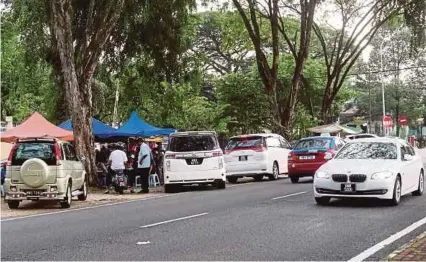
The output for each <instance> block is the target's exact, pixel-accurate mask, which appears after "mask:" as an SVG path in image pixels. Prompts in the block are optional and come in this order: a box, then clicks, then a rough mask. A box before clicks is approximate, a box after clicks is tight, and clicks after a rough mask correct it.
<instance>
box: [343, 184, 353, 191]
mask: <svg viewBox="0 0 426 262" xmlns="http://www.w3.org/2000/svg"><path fill="white" fill-rule="evenodd" d="M342 191H343V192H355V184H342Z"/></svg>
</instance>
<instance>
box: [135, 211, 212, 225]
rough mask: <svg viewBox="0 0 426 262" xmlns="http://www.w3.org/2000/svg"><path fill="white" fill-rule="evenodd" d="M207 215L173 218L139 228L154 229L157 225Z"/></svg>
mask: <svg viewBox="0 0 426 262" xmlns="http://www.w3.org/2000/svg"><path fill="white" fill-rule="evenodd" d="M207 214H208V213H201V214H196V215H192V216H186V217H179V218H175V219H170V220H166V221H163V222H158V223H154V224H149V225H145V226H141V227H140V228H148V227H155V226H159V225H163V224H167V223H172V222H175V221H180V220H184V219H190V218H194V217H200V216H205V215H207Z"/></svg>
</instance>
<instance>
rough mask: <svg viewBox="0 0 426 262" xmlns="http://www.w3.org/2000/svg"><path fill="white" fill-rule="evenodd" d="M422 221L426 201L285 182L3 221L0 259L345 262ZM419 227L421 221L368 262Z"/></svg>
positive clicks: (396, 244)
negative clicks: (329, 196) (350, 195)
mask: <svg viewBox="0 0 426 262" xmlns="http://www.w3.org/2000/svg"><path fill="white" fill-rule="evenodd" d="M424 217H426V195H423V196H422V197H413V196H407V197H404V198H403V200H402V203H401V204H400V206H398V207H389V206H386V205H385V204H382V203H381V202H377V201H359V200H358V201H356V200H354V201H349V200H345V201H339V200H338V201H334V202H332V204H331V206H328V207H321V206H317V205H316V204H315V201H314V199H313V189H312V181H309V180H302V183H300V184H291V182H290V181H289V180H288V179H280V180H278V181H267V180H265V181H264V182H256V183H246V184H238V185H235V186H231V187H230V186H228V188H227V189H225V190H215V189H205V190H195V191H189V192H185V193H180V194H173V195H168V196H166V197H163V198H158V199H150V200H143V201H135V202H130V203H125V204H119V205H111V206H104V207H97V208H90V209H83V210H77V211H70V212H64V213H57V214H50V215H42V216H34V217H28V218H21V219H12V220H5V221H2V223H1V240H2V241H1V251H2V252H1V260H175V261H176V260H269V261H271V260H334V261H340V260H349V259H351V258H353V257H355V256H357V255H359V254H360V253H362V252H363V251H365V250H366V249H368V248H370V247H372V246H374V245H376V244H377V243H379V242H381V241H382V240H384V239H387V238H388V237H389V236H391V235H392V234H394V233H396V232H398V231H401V230H403V229H404V228H406V227H407V226H409V225H411V224H412V223H414V222H416V221H418V220H420V219H422V218H424ZM424 230H426V227H425V225H422V226H420V227H418V228H416V229H415V230H413V231H412V232H411V233H409V234H406V235H405V236H403V237H401V238H398V239H397V240H396V241H395V242H393V243H392V244H390V245H388V246H386V247H385V248H383V249H380V250H378V252H375V253H374V254H373V255H372V256H370V257H369V258H368V260H379V259H381V258H383V257H385V256H386V255H387V254H388V253H390V252H391V251H392V250H394V249H396V248H397V247H398V246H400V245H401V244H403V243H404V242H406V241H408V240H409V239H411V238H413V236H415V235H417V234H418V233H420V232H422V231H424Z"/></svg>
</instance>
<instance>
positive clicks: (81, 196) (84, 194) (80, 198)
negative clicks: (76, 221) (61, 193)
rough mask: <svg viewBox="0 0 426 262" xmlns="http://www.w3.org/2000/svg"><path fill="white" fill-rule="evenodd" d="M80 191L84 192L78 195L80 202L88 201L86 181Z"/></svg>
mask: <svg viewBox="0 0 426 262" xmlns="http://www.w3.org/2000/svg"><path fill="white" fill-rule="evenodd" d="M80 191H83V194H81V195H78V197H77V198H78V200H79V201H86V199H87V182H86V180H84V182H83V185H82V186H81V188H80Z"/></svg>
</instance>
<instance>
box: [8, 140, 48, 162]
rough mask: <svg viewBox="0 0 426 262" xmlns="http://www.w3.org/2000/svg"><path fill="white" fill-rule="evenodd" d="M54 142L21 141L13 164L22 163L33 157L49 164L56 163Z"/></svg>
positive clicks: (15, 152)
mask: <svg viewBox="0 0 426 262" xmlns="http://www.w3.org/2000/svg"><path fill="white" fill-rule="evenodd" d="M53 147H54V144H53V143H49V142H43V143H41V142H31V143H20V144H18V145H17V146H16V149H15V151H14V153H13V156H12V165H22V164H23V163H24V162H25V161H27V160H28V159H31V158H38V159H41V160H43V161H44V162H46V164H48V165H54V164H56V158H55V153H54V152H55V151H54V148H53Z"/></svg>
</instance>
